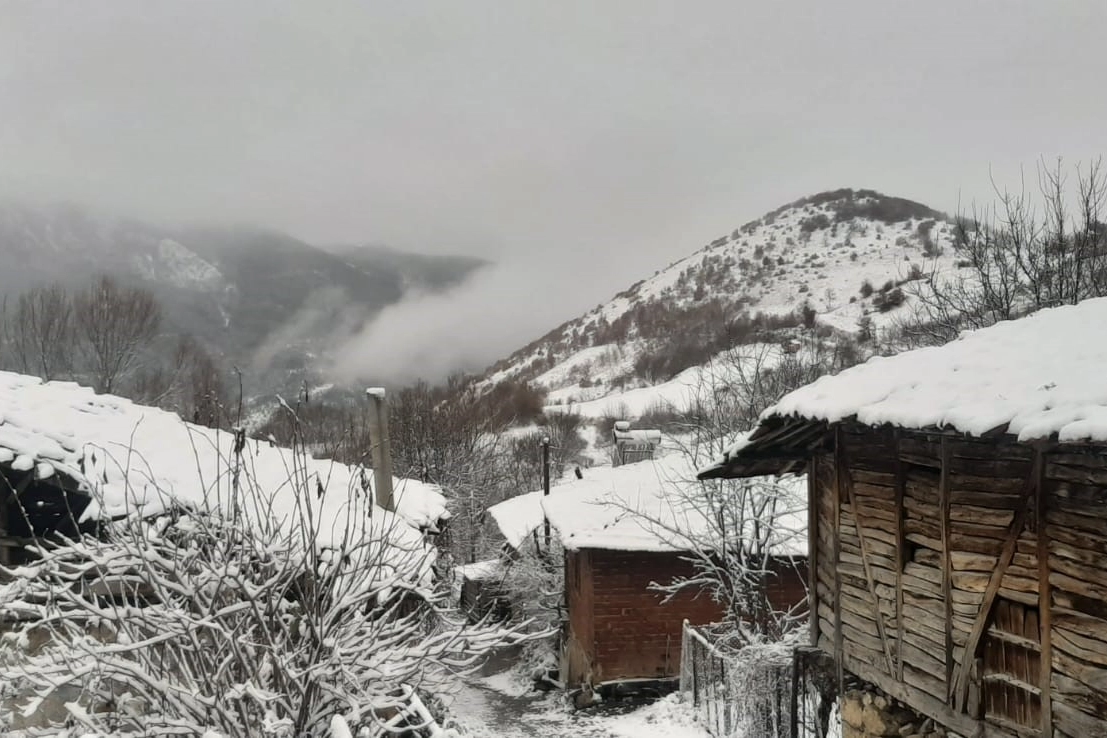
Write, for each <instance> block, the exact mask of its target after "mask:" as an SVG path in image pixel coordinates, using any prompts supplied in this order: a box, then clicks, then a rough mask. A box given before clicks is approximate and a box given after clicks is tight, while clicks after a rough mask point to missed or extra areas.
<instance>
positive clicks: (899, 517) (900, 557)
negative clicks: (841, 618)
mask: <svg viewBox="0 0 1107 738" xmlns="http://www.w3.org/2000/svg"><path fill="white" fill-rule="evenodd" d="M899 440H900V430H899V428H896V430H895V433H894V439H893V441H892V442H893V443H894V444H895V446H896V493H895V494H896V678H897V679H899V680H900V681H901V682H902V681H903V630H904V627H903V568H904V567H905V566H907V534H906V531H905V530H904V523H903V520H904V518H905V517H906V516H905V515H904V510H903V494H904V488H905V487H906V486H907V472H906V469H905V467H904V464H903V458H902V457H901V456H900V450H899V449H900V444H899ZM878 614H879V613H878ZM947 681H948V680H947Z"/></svg>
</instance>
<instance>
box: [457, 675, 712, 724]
mask: <svg viewBox="0 0 1107 738" xmlns="http://www.w3.org/2000/svg"><path fill="white" fill-rule="evenodd" d="M450 710H451V714H452V716H453V717H452V720H453V722H454V727H456V728H457V729H458V731H459V732H461V733H462V735H465V736H481V737H484V738H534V737H535V736H543V738H646V737H647V736H649V737H654V738H710V734H709V733H708V732H707V731H706V730H704V729H703V728H702V727H700V726H699V725H698V724H697V723H696V720H695V715H694V714H693V712H692V709H691V707H690V706H689V705H688V704H686V703H684V702H681V701H680V696H679V695H678V694H673V695H669V696H668V697H666V698H664V699H661V700H658V701H656V702H653V703H650V704H642V703H641V702H634V701H626V702H611V703H606V704H600V705H597V706H595V707H592V708H588V709H585V710H575V709H574V708H573V707H572V705H570V704H569V703H568V701H567V700H566V698H565V696H564V695H563V694H561V693H560V692H556V691H555V692H538V691H532V690H531V689H530V688H529V685H527V684H526V681H525V678H524V677H522V675H520V674H519V673H518V672H517V671H513V670H508V671H503V672H500V673H498V674H493V675H491V676H486V677H483V678H480V679H477V680H474V681H469V682H466V683H465V684H464V685H463V686H462V687H461V688H460V689H459V691H458V692H457V693H456V694H455V695H454V696H453V701H452V704H451V705H450Z"/></svg>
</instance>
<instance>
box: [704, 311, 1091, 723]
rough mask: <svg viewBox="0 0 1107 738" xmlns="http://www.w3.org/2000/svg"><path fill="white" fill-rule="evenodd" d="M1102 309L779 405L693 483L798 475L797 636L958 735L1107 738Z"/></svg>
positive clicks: (828, 382) (860, 372)
mask: <svg viewBox="0 0 1107 738" xmlns="http://www.w3.org/2000/svg"><path fill="white" fill-rule="evenodd" d="M1105 324H1107V300H1103V299H1096V300H1090V301H1086V302H1084V303H1081V304H1080V305H1077V306H1069V307H1063V308H1055V309H1052V310H1046V311H1042V312H1040V313H1037V314H1035V315H1033V316H1031V317H1028V318H1025V319H1023V320H1019V321H1013V322H1008V323H1001V324H998V325H996V326H993V327H991V328H988V329H984V330H980V331H977V332H974V333H970V334H966V335H964V336H962V338H961V339H959V340H957V341H954V342H953V343H950V344H947V345H945V346H942V347H938V348H928V349H921V350H918V351H912V352H907V353H904V354H900V355H898V356H895V357H891V358H886V359H874V360H872V361H870V362H867V363H866V364H863V365H861V366H858V367H854V368H852V369H850V370H847V371H844V372H842V373H841V374H839V375H837V376H835V377H824V378H822V379H820V380H818V381H817V382H815V383H813V384H811V385H809V386H807V387H805V388H802V389H800V390H798V391H796V392H794V393H792V394H790V395H788V396H786V397H785V398H784V399H783V400H781V402H780V403H778V404H777V405H776V406H775V407H774V408H771V409H770V410H769V411H767V412H766V414H765V415H763V416H762V421H761V423H760V424H759V426H758V427H757V428H756V429H755V431H754V432H753V433H752V434H751V436H750V437H749V438H748V439H746V440H744V441H743V442H741V443H740V444H738V445H737V446H735V447H734V448H733V449H731V450H730V451H728V453H727V454H726V455H725V456H724V457H723V458H722V459H720V460H719V461H718V463H716V464H715V465H714V466H712V467H710V468H708V469H705V470H703V471H702V472H701V474H700V476H701V478H715V477H740V476H751V475H761V474H766V473H779V472H788V471H797V470H807V472H808V491H809V506H810V510H809V521H810V522H809V526H810V530H809V539H808V540H809V559H810V562H811V587H810V598H811V608H812V612H814V613H815V614H816V616H815V617H812V618H811V641H812V644H813V645H816V646H817V647H818V648H819V649H821V650H822V651H825V652H826V653H828V654H831V655H832V656H833V658H834V659H835V662H836V664H837V666H838V669H839V674H840V675H841V674H842V673H844V672H848V673H851V674H853V675H855V676H857V677H860V678H861V679H863V680H865V681H867V682H869V683H871V684H873V685H876V686H877V687H879V688H880V689H881V690H883V691H884V692H886V693H887V694H888V695H890V696H892V697H895V698H897V699H899V700H901V701H902V702H904V703H906V704H907V705H908V706H910V707H912V708H913V709H914V710H916V711H918V712H919V713H921V714H923V715H925V716H928V717H931V718H933V719H934V720H936V721H937V722H938V723H940V724H942V725H944V726H946V727H947V728H948V729H950V730H953V731H955V732H957V733H959V734H961V735H964V736H1008V737H1011V738H1015V737H1016V736H1018V737H1026V736H1043V737H1047V736H1066V737H1068V738H1091V737H1092V736H1104V735H1107V378H1105V376H1104V368H1105V366H1107V344H1104V342H1103V341H1102V340H1100V339H1098V338H1095V337H1092V336H1090V335H1089V333H1088V331H1093V332H1094V331H1096V330H1101V326H1103V325H1105Z"/></svg>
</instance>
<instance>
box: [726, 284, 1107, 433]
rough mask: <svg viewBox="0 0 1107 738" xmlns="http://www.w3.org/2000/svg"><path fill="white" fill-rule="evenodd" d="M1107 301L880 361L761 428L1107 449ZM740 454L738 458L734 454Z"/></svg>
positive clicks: (824, 386)
mask: <svg viewBox="0 0 1107 738" xmlns="http://www.w3.org/2000/svg"><path fill="white" fill-rule="evenodd" d="M1104 325H1107V298H1096V299H1092V300H1085V301H1084V302H1081V303H1080V304H1078V305H1067V306H1064V307H1057V308H1050V309H1047V310H1041V311H1039V312H1037V313H1035V314H1033V315H1030V316H1028V317H1026V318H1022V319H1021V320H1013V321H1006V322H1003V323H997V324H996V325H994V326H991V327H989V328H984V329H981V330H977V331H972V332H966V333H964V334H962V336H961V337H960V338H959V339H957V340H956V341H953V342H951V343H948V344H946V345H944V346H938V347H933V348H923V349H917V350H915V351H908V352H905V353H902V354H898V355H896V356H891V357H887V358H874V359H870V360H869V361H867V362H865V363H864V364H861V365H859V366H855V367H852V368H850V369H847V370H845V371H843V372H841V373H840V374H838V375H836V376H826V377H822V378H820V379H818V380H817V381H815V382H813V383H812V384H809V385H807V386H806V387H802V388H800V389H798V390H796V391H794V392H792V393H790V394H788V395H786V396H785V397H784V398H783V399H781V400H780V402H778V403H777V404H776V405H775V406H773V407H770V408H769V409H767V410H766V411H765V412H764V413H763V414H762V416H761V417H762V418H763V419H764V418H768V417H770V416H773V415H777V416H797V417H802V418H809V419H812V420H825V421H828V422H836V421H839V420H842V419H845V418H849V417H852V416H856V417H857V420H858V421H859V422H861V423H864V424H866V425H882V424H886V423H888V424H892V425H896V426H900V427H904V428H927V427H931V426H937V427H942V428H953V429H956V430H958V431H962V432H964V433H969V434H972V435H981V434H983V433H985V432H987V431H990V430H993V429H995V428H1000V427H1003V426H1006V427H1007V430H1008V432H1009V433H1012V434H1014V435H1016V436H1018V439H1019V440H1020V441H1029V440H1033V439H1038V438H1047V437H1049V436H1051V435H1053V434H1055V433H1056V434H1057V436H1058V438H1059V440H1061V441H1080V440H1092V441H1107V381H1105V380H1104V371H1105V369H1107V343H1105V342H1104V341H1102V340H1100V338H1101V337H1100V335H1099V332H1100V331H1101V330H1102V327H1103V326H1104ZM739 450H740V449H738V448H734V449H731V453H734V452H737V451H739Z"/></svg>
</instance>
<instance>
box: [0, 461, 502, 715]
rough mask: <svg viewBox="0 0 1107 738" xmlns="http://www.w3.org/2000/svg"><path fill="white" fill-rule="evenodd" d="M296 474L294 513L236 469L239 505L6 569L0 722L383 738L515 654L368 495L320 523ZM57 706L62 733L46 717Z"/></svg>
mask: <svg viewBox="0 0 1107 738" xmlns="http://www.w3.org/2000/svg"><path fill="white" fill-rule="evenodd" d="M295 458H296V459H298V463H296V464H294V466H293V468H291V469H290V470H289V474H290V478H291V481H292V482H294V484H295V489H296V491H297V496H296V497H297V503H296V505H295V509H294V510H293V511H292V512H291V514H285V515H284V516H283V517H279V518H278V517H277V516H276V514H275V513H274V512H273V510H274V506H273V505H272V504H271V502H272V500H271V499H269V498H267V497H266V494H265V491H264V490H261V489H258V488H256V487H255V486H253V485H251V484H250V477H249V475H248V474H246V473H245V471H244V470H243V473H242V474H241V475H239V474H238V473H237V471H236V472H235V480H236V483H235V485H234V497H233V499H232V500H227V499H222V500H218V501H216V500H212V501H210V504H204V505H193V506H190V507H189V508H187V509H182V508H180V507H176V508H170V509H169V511H168V512H165V513H163V514H160V515H157V516H154V517H149V518H145V519H142V518H137V517H131V518H126V519H123V520H119V521H116V522H114V523H111V524H108V525H106V526H105V528H104V530H103V531H102V534H101V535H99V536H85V537H83V538H81V539H79V540H72V541H67V542H65V543H64V545H57V544H50V545H46V544H43V545H38V546H34V547H32V548H33V554H34V557H33V559H32V561H31V563H28V564H26V565H23V566H19V567H13V568H8V569H4V570H3V577H0V579H2V580H3V584H0V620H3V621H7V622H8V623H9V632H8V633H7V634H6V636H5V638H4V644H3V646H2V647H0V648H2V650H3V653H0V684H14V685H19V691H20V697H21V698H23V699H22V700H21V705H20V707H19V708H18V710H17V713H16V714H8V715H4V716H2V717H0V719H2V720H3V723H0V724H4V725H5V726H6V727H8V728H16V727H18V726H19V725H20V724H21V723H36V721H37V724H39V725H43V724H49V725H50V726H51V727H50V728H49V729H50V730H51V731H53V732H51V734H52V735H53V734H62V735H64V734H66V733H58V732H57V731H62V730H65V729H66V728H67V727H68V728H69V729H71V730H72V731H74V732H73V733H72V734H73V735H85V734H88V733H90V732H91V733H93V734H103V735H112V736H139V735H142V736H147V735H159V736H165V735H189V736H200V735H222V736H262V735H265V736H301V735H312V734H314V735H324V734H325V727H326V726H327V725H328V724H330V723H331V721H332V719H333V718H334V717H335V716H343V717H344V719H345V720H346V721H348V722H349V724H350V725H351V726H353V727H354V729H355V730H357V731H364V732H361V733H359V734H360V735H378V734H383V733H385V732H386V730H387V729H386V728H385V727H384V726H385V723H386V722H387V721H389V720H392V721H393V724H395V723H398V722H400V721H398V720H397V719H396V715H397V713H398V712H399V711H400V710H401V709H402V708H403V707H404V706H405V705H409V704H410V703H411V701H412V695H417V694H418V693H419V692H421V691H426V692H434V690H435V689H436V687H438V686H440V685H441V684H442V683H443V682H444V681H445V680H449V679H452V678H453V675H454V674H456V673H458V672H464V671H465V670H467V669H469V668H472V667H475V666H477V665H478V664H479V660H480V658H481V657H482V655H484V654H485V653H487V651H488V650H490V649H491V648H492V647H494V646H496V645H499V644H502V643H504V642H505V641H511V640H515V639H516V635H515V633H514V632H513V631H505V630H503V629H500V628H498V627H491V626H487V625H483V624H482V625H477V626H470V625H466V624H465V623H464V619H463V618H461V617H459V616H456V614H455V613H454V612H452V611H451V610H450V609H449V608H448V607H447V606H446V605H445V604H444V603H445V600H444V597H443V593H441V592H440V591H439V589H438V588H437V587H436V584H435V582H434V581H433V580H432V573H431V572H432V566H431V564H432V562H433V557H434V547H433V545H431V544H430V543H428V542H426V541H424V539H423V534H422V533H420V532H418V531H416V530H415V529H414V528H412V527H411V526H410V525H409V524H408V523H407V522H405V521H404V520H403V519H402V518H401V517H399V516H398V515H395V514H392V513H390V512H386V511H384V510H382V509H380V508H377V507H375V506H374V505H373V504H372V501H371V500H370V499H368V497H367V496H366V495H365V494H364V493H363V492H362V491H361V489H354V490H350V491H349V492H348V493H345V494H347V495H348V497H347V499H345V500H343V501H342V505H341V506H342V509H343V510H344V514H342V515H337V516H331V517H328V516H323V515H320V514H319V511H320V510H321V509H324V506H323V505H322V504H320V502H321V501H320V500H319V499H317V498H318V496H319V495H328V494H335V493H333V492H328V491H326V490H325V489H324V487H323V486H322V485H318V484H316V483H309V479H310V477H309V475H308V474H307V472H306V468H307V462H308V460H307V459H306V457H305V456H304V455H303V453H302V451H301V452H300V453H298V454H297V455H296V456H295ZM282 509H283V508H282ZM330 509H333V507H331V508H330ZM59 702H60V703H64V705H65V712H66V713H68V714H67V715H66V716H64V720H61V719H58V717H57V714H56V712H55V714H54V715H53V716H50V715H48V714H47V713H48V712H49V708H52V709H54V710H56V708H57V706H58V704H59Z"/></svg>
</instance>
